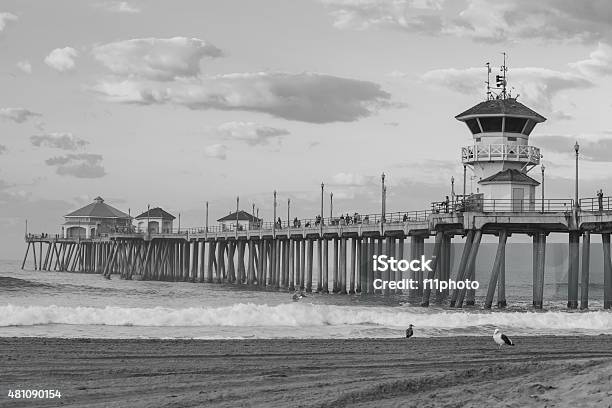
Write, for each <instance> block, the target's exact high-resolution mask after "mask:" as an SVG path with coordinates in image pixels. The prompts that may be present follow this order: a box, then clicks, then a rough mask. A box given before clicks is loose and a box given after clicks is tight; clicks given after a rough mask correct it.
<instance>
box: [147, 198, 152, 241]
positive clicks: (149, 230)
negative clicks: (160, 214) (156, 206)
mask: <svg viewBox="0 0 612 408" xmlns="http://www.w3.org/2000/svg"><path fill="white" fill-rule="evenodd" d="M149 212H151V204H147V234H148V233H149V232H151V227H150V226H149V224H150V222H151V220H150V218H149Z"/></svg>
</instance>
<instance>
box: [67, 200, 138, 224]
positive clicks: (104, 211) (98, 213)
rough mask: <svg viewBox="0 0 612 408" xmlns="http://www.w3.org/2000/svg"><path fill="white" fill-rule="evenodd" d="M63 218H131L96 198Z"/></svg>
mask: <svg viewBox="0 0 612 408" xmlns="http://www.w3.org/2000/svg"><path fill="white" fill-rule="evenodd" d="M65 217H92V218H127V219H130V218H131V217H130V216H129V215H127V214H126V213H124V212H123V211H119V210H118V209H116V208H115V207H111V206H110V205H108V204H106V203H105V202H104V200H103V199H102V197H96V198H95V199H94V202H93V203H91V204H87V205H86V206H85V207H82V208H79V209H78V210H76V211H73V212H71V213H69V214H66V215H65Z"/></svg>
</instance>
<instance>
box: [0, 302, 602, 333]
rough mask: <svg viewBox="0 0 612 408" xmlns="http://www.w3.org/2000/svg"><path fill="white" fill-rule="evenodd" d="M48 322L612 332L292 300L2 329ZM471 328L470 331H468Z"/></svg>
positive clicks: (43, 316) (582, 321)
mask: <svg viewBox="0 0 612 408" xmlns="http://www.w3.org/2000/svg"><path fill="white" fill-rule="evenodd" d="M46 324H67V325H107V326H150V327H173V326H183V327H211V326H213V327H214V326H225V327H232V326H233V327H312V326H354V325H368V326H380V327H389V328H400V327H406V326H407V325H408V324H413V325H415V327H417V328H418V329H419V330H420V331H421V332H422V333H429V334H430V335H444V334H443V332H448V331H452V332H455V333H457V332H461V333H462V334H468V333H467V332H469V331H471V330H470V328H471V329H476V328H487V329H488V328H490V327H494V326H497V327H504V328H515V329H516V330H515V332H516V333H519V332H520V333H523V334H529V332H530V331H531V332H538V333H542V332H545V333H555V332H557V333H559V332H563V333H564V334H567V333H570V332H596V333H612V313H609V312H606V311H593V312H584V313H568V312H561V311H555V312H484V311H483V312H473V311H470V312H468V311H439V310H437V311H430V310H426V309H417V308H415V309H412V308H410V309H408V308H397V307H396V308H392V307H354V306H333V305H314V304H308V303H288V304H281V305H276V306H269V305H265V304H253V303H239V304H234V305H231V306H224V307H193V308H184V309H170V308H163V307H155V308H127V307H116V306H107V307H104V308H96V307H68V306H55V305H52V306H20V305H12V304H8V305H5V306H0V327H6V326H33V325H46ZM464 331H466V332H464Z"/></svg>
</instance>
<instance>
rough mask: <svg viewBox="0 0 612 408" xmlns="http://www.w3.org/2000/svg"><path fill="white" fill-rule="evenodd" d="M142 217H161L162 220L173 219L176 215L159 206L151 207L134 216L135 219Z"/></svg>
mask: <svg viewBox="0 0 612 408" xmlns="http://www.w3.org/2000/svg"><path fill="white" fill-rule="evenodd" d="M143 218H161V219H162V220H173V219H175V218H176V217H175V216H174V215H172V214H170V213H169V212H167V211H165V210H163V209H161V208H160V207H155V208H151V209H150V210H147V211H145V212H143V213H142V214H140V215H139V216H138V217H136V219H137V220H140V219H143Z"/></svg>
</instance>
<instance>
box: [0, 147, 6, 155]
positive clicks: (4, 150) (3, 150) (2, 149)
mask: <svg viewBox="0 0 612 408" xmlns="http://www.w3.org/2000/svg"><path fill="white" fill-rule="evenodd" d="M4 152H6V146H5V145H0V154H2V153H4Z"/></svg>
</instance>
